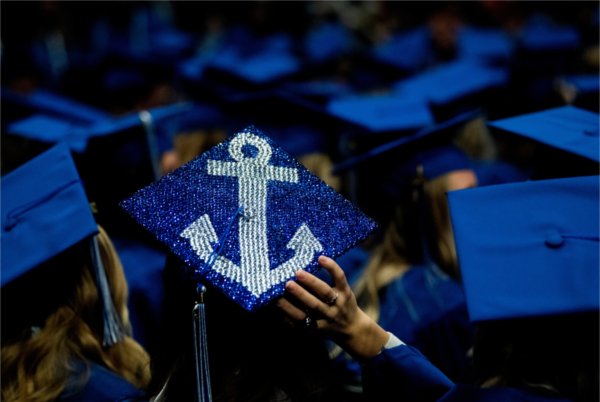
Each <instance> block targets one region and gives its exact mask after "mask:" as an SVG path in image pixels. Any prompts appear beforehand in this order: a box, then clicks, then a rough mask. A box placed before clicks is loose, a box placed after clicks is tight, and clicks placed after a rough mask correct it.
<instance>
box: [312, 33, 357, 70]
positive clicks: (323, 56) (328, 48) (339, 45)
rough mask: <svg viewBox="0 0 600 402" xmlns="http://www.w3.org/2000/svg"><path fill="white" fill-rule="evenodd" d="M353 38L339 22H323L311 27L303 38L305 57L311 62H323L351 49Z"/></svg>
mask: <svg viewBox="0 0 600 402" xmlns="http://www.w3.org/2000/svg"><path fill="white" fill-rule="evenodd" d="M353 46H354V39H353V37H352V34H351V33H350V31H349V30H348V29H347V28H346V27H345V26H344V25H342V24H340V23H323V24H320V25H318V26H317V27H315V28H313V29H311V30H310V31H309V32H308V34H307V35H306V37H305V38H304V43H303V48H304V53H305V55H306V57H307V58H308V59H309V60H310V61H313V62H317V63H318V62H324V61H327V60H330V59H332V58H334V57H337V56H339V55H341V54H344V53H347V52H349V51H350V50H352V47H353Z"/></svg>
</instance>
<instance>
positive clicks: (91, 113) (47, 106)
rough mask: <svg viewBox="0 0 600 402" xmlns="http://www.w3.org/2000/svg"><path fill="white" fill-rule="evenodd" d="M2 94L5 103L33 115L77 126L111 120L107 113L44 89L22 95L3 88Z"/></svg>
mask: <svg viewBox="0 0 600 402" xmlns="http://www.w3.org/2000/svg"><path fill="white" fill-rule="evenodd" d="M1 94H2V101H3V102H14V103H16V104H19V105H22V106H24V107H27V108H30V109H31V110H32V113H42V114H46V115H50V116H55V117H57V118H60V119H64V120H67V121H71V122H73V123H76V124H91V123H95V122H97V121H101V120H104V119H107V118H109V115H108V114H107V113H105V112H103V111H101V110H98V109H96V108H95V107H93V106H90V105H86V104H84V103H81V102H78V101H76V100H74V99H70V98H68V97H65V96H63V95H60V94H57V93H54V92H51V91H47V90H44V89H36V90H35V91H32V92H30V93H28V94H22V93H18V92H15V91H12V90H10V89H8V88H2V91H1Z"/></svg>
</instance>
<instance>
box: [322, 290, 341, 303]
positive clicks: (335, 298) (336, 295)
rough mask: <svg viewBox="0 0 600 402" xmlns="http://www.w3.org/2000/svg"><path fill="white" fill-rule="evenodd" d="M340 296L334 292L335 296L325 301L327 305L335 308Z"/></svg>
mask: <svg viewBox="0 0 600 402" xmlns="http://www.w3.org/2000/svg"><path fill="white" fill-rule="evenodd" d="M338 296H339V294H338V292H336V291H334V292H333V296H332V297H330V298H329V299H327V300H325V304H327V305H328V306H333V305H334V304H335V302H336V301H337V299H338Z"/></svg>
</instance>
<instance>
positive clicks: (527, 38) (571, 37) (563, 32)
mask: <svg viewBox="0 0 600 402" xmlns="http://www.w3.org/2000/svg"><path fill="white" fill-rule="evenodd" d="M580 40H581V39H580V36H579V32H578V31H577V29H576V28H575V27H573V26H568V25H558V24H555V23H553V22H551V21H549V20H548V19H546V18H544V17H542V16H534V17H533V18H532V19H531V20H530V21H529V23H528V24H527V25H525V27H524V28H523V29H522V30H521V32H519V44H520V45H521V46H522V47H523V48H524V49H525V50H527V51H532V52H547V51H551V52H554V51H563V50H573V49H576V48H577V47H578V46H579V45H580Z"/></svg>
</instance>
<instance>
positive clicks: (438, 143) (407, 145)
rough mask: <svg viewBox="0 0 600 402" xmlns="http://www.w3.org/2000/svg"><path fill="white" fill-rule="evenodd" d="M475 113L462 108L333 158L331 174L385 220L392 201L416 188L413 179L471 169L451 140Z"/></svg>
mask: <svg viewBox="0 0 600 402" xmlns="http://www.w3.org/2000/svg"><path fill="white" fill-rule="evenodd" d="M480 113H481V111H480V110H479V109H477V110H472V111H469V112H465V113H462V114H459V115H457V116H454V117H453V118H451V119H448V120H446V121H443V122H441V123H438V124H431V125H428V126H426V127H424V128H422V129H420V130H418V131H416V132H415V133H413V134H411V135H405V136H401V137H398V138H395V139H393V140H391V141H389V142H387V143H385V144H383V145H379V146H376V147H374V148H372V149H370V150H368V151H366V152H364V153H362V154H359V155H357V156H354V157H351V158H348V159H346V160H343V161H341V162H339V163H338V164H336V165H335V166H334V169H333V173H334V174H342V173H346V175H345V176H344V177H345V180H346V181H347V187H348V189H347V191H348V192H349V195H350V199H351V200H352V201H354V202H356V204H357V205H358V206H359V207H360V208H362V209H363V210H364V211H365V212H366V213H367V214H369V215H370V216H372V217H373V218H375V219H376V220H377V221H378V222H381V223H386V222H388V221H389V219H390V218H391V216H390V214H391V213H392V212H393V211H394V209H395V207H396V205H397V204H398V202H399V201H400V200H403V199H405V198H406V196H407V195H409V194H412V191H413V190H416V189H418V188H417V187H415V183H416V182H418V183H422V182H423V180H433V179H435V178H437V177H439V176H442V175H444V174H446V173H450V172H452V171H456V170H464V169H472V168H473V167H472V164H471V161H470V160H469V158H468V156H467V155H466V154H465V152H464V151H462V150H461V149H460V148H458V147H457V146H456V145H454V142H453V139H454V134H455V133H456V131H457V130H458V129H459V127H460V126H461V125H463V124H466V123H467V122H468V121H470V120H472V119H475V118H476V117H478V116H479V115H480Z"/></svg>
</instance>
